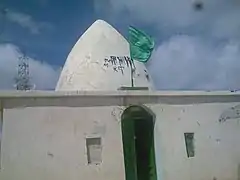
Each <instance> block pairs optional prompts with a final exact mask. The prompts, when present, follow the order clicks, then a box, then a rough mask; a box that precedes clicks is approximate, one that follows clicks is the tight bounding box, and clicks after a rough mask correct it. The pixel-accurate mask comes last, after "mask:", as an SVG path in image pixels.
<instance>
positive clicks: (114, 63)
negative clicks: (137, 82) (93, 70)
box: [103, 56, 135, 74]
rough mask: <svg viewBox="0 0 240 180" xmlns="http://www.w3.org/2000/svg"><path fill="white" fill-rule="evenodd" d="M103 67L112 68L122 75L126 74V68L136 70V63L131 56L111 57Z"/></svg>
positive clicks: (105, 61)
mask: <svg viewBox="0 0 240 180" xmlns="http://www.w3.org/2000/svg"><path fill="white" fill-rule="evenodd" d="M103 66H105V67H107V68H108V67H110V68H112V69H113V71H114V72H121V73H122V74H124V69H125V68H132V69H135V65H134V62H133V61H132V60H131V58H130V57H129V56H110V57H109V58H105V59H104V64H103Z"/></svg>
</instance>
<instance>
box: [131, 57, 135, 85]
mask: <svg viewBox="0 0 240 180" xmlns="http://www.w3.org/2000/svg"><path fill="white" fill-rule="evenodd" d="M131 86H132V87H134V83H133V59H132V58H131Z"/></svg>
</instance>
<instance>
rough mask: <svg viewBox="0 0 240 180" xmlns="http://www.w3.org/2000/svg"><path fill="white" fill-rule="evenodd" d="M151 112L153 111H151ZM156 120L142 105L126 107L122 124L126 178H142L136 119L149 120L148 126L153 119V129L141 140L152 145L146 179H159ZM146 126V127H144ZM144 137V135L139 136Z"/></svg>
mask: <svg viewBox="0 0 240 180" xmlns="http://www.w3.org/2000/svg"><path fill="white" fill-rule="evenodd" d="M150 112H151V111H150ZM154 120H155V117H154V115H153V113H149V111H147V110H146V108H144V107H142V106H130V107H128V108H126V109H125V111H124V112H123V114H122V117H121V126H122V141H123V151H124V163H125V177H126V178H125V180H141V179H142V178H141V177H138V168H137V163H138V160H139V159H138V158H137V154H136V153H137V149H136V142H135V138H136V137H135V135H136V134H135V133H136V129H135V128H136V123H135V122H136V121H148V122H146V128H147V127H148V126H147V124H149V121H151V122H152V123H150V124H151V127H150V128H151V129H150V130H148V132H151V133H150V134H151V135H150V136H148V137H145V138H143V139H141V142H144V140H145V141H146V138H148V139H147V142H146V144H149V146H150V152H149V155H148V157H149V159H148V162H147V163H148V166H149V167H150V169H149V170H146V172H147V171H148V172H147V173H148V175H147V179H146V178H145V179H144V180H157V171H156V162H155V148H154V132H153V131H154ZM144 128H145V127H144ZM139 138H142V137H139Z"/></svg>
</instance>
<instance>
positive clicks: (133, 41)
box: [128, 26, 154, 63]
mask: <svg viewBox="0 0 240 180" xmlns="http://www.w3.org/2000/svg"><path fill="white" fill-rule="evenodd" d="M128 41H129V44H130V56H131V58H132V59H133V60H137V61H140V62H144V63H145V62H147V61H148V60H149V58H150V57H151V54H152V51H153V49H154V41H153V39H152V38H151V37H150V36H148V35H147V34H145V33H144V32H143V31H141V30H138V29H136V28H134V27H132V26H130V27H129V40H128Z"/></svg>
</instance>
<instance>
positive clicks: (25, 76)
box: [15, 53, 33, 91]
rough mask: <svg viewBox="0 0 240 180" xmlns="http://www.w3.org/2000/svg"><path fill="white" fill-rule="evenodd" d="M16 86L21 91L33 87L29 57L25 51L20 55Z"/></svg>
mask: <svg viewBox="0 0 240 180" xmlns="http://www.w3.org/2000/svg"><path fill="white" fill-rule="evenodd" d="M15 86H16V89H17V90H21V91H27V90H31V89H32V88H33V86H32V84H31V82H30V75H29V64H28V57H27V56H26V55H25V53H24V54H23V55H22V56H21V57H19V61H18V69H17V77H16V78H15Z"/></svg>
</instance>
